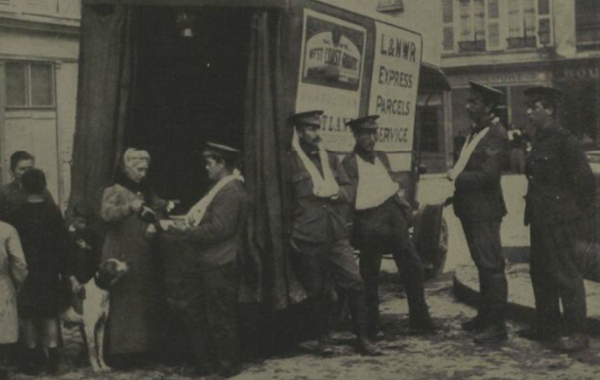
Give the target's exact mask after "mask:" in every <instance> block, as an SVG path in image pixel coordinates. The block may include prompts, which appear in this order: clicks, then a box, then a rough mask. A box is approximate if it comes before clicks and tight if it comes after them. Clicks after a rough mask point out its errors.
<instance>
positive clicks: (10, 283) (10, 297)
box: [0, 222, 27, 379]
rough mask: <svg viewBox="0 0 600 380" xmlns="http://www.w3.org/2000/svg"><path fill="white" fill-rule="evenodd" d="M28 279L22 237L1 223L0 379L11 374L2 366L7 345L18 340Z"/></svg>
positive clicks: (10, 227)
mask: <svg viewBox="0 0 600 380" xmlns="http://www.w3.org/2000/svg"><path fill="white" fill-rule="evenodd" d="M26 277H27V264H26V263H25V256H24V255H23V249H22V248H21V240H20V239H19V234H17V231H16V230H15V229H14V228H13V227H12V226H11V225H9V224H6V223H4V222H0V379H7V378H8V371H7V370H6V369H5V368H2V366H3V365H4V361H5V360H6V354H7V351H8V345H12V344H13V343H16V342H17V339H18V336H19V320H18V318H17V291H18V290H19V289H20V288H21V285H23V282H24V281H25V278H26Z"/></svg>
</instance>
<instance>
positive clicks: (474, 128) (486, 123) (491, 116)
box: [471, 113, 496, 136]
mask: <svg viewBox="0 0 600 380" xmlns="http://www.w3.org/2000/svg"><path fill="white" fill-rule="evenodd" d="M495 117H496V115H494V114H493V113H491V114H489V115H488V116H486V117H485V118H484V119H483V120H481V121H480V122H479V123H476V124H473V125H472V126H471V135H473V136H475V135H476V134H478V133H479V132H481V131H482V130H483V129H484V128H485V127H488V126H489V125H490V124H492V121H493V120H494V118H495Z"/></svg>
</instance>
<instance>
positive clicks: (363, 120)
mask: <svg viewBox="0 0 600 380" xmlns="http://www.w3.org/2000/svg"><path fill="white" fill-rule="evenodd" d="M377 119H379V115H369V116H365V117H360V118H358V119H354V120H350V121H349V122H347V123H346V125H347V126H349V127H350V128H352V131H353V132H361V131H376V130H377V128H379V125H377Z"/></svg>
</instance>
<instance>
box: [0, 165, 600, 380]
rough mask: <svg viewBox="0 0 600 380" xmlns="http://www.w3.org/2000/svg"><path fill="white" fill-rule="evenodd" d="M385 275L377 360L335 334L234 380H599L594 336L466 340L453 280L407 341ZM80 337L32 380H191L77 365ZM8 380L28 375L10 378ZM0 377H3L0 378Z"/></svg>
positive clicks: (516, 226)
mask: <svg viewBox="0 0 600 380" xmlns="http://www.w3.org/2000/svg"><path fill="white" fill-rule="evenodd" d="M444 186H445V187H447V186H448V183H447V181H446V180H444V179H440V178H432V179H429V180H422V181H421V183H420V190H419V194H420V201H421V202H422V204H426V203H435V202H437V201H438V200H439V199H442V198H444V197H445V196H446V193H448V192H449V189H446V188H445V187H444ZM525 186H526V180H525V179H524V178H523V177H522V176H505V177H503V189H504V192H505V198H506V201H507V206H508V210H509V214H508V215H507V217H506V218H505V220H504V223H503V226H502V240H503V244H504V246H505V247H509V246H513V247H515V246H517V247H518V246H527V245H528V244H529V240H528V230H527V228H525V227H524V226H523V222H522V215H523V206H524V202H523V194H524V193H525ZM444 215H445V217H446V219H447V221H448V227H449V233H450V241H449V250H450V252H449V256H448V261H447V264H446V269H447V270H453V269H454V268H456V267H457V266H458V265H461V264H463V263H471V261H470V257H469V254H468V250H467V249H466V244H465V242H464V236H463V234H462V229H461V227H460V223H459V222H458V221H457V220H456V218H455V217H454V216H453V215H452V210H451V208H447V209H446V210H445V211H444ZM383 270H384V271H387V272H388V274H387V275H386V276H385V281H384V285H383V286H382V290H381V293H382V304H381V310H382V322H383V330H384V333H385V335H384V338H383V339H382V340H381V341H379V342H378V343H377V345H378V346H379V347H380V348H381V349H382V350H383V352H384V355H383V356H381V357H374V358H372V357H363V356H360V355H358V354H355V353H354V351H353V348H352V347H351V344H352V341H353V339H352V335H351V334H349V333H344V332H341V333H340V332H337V333H335V334H334V338H335V339H334V341H335V342H336V346H335V350H336V355H335V356H334V357H332V358H328V359H322V358H318V357H316V356H314V355H312V354H311V350H310V349H311V347H313V346H314V344H315V343H314V342H305V343H303V344H300V345H298V346H297V347H294V348H291V349H288V350H285V351H284V352H280V353H278V355H276V356H273V357H270V358H269V359H267V360H265V361H263V362H260V363H254V364H250V365H247V366H246V368H245V370H244V371H243V372H242V373H241V374H240V375H238V376H236V377H235V378H234V379H236V380H238V379H239V380H254V379H256V380H271V379H273V380H319V379H327V380H335V379H340V380H354V379H357V380H358V379H360V380H363V379H382V380H386V379H394V380H396V379H408V380H413V379H414V380H437V379H439V380H463V379H473V380H500V379H505V380H529V379H531V380H537V379H540V380H554V379H557V380H558V379H568V380H579V379H581V380H586V379H590V380H591V379H600V338H599V337H593V338H592V339H591V345H590V348H589V349H588V350H586V351H584V352H582V353H579V354H576V355H571V356H569V355H561V354H557V353H554V352H553V351H552V350H551V349H550V348H548V347H545V346H543V345H541V344H538V343H535V342H530V341H527V340H525V339H522V338H519V337H518V336H517V334H516V331H518V330H519V329H520V328H523V327H524V326H523V324H522V323H521V322H517V321H509V335H510V339H509V340H508V342H506V343H504V344H499V345H492V346H480V345H476V344H474V343H473V341H472V336H471V335H470V334H468V333H465V332H463V331H461V329H460V323H461V322H463V321H466V320H467V319H468V318H471V317H472V316H474V314H475V310H474V309H473V308H472V307H469V306H467V305H465V304H462V303H460V302H458V301H456V299H455V297H454V295H453V292H452V276H451V274H445V275H444V276H443V277H442V278H439V279H437V280H436V281H435V282H433V283H429V284H428V285H427V299H428V302H429V305H430V310H431V312H432V315H433V317H434V318H435V319H436V320H437V321H438V322H439V323H440V324H442V325H443V326H444V328H443V329H442V331H441V332H440V333H438V334H435V335H431V336H425V337H421V336H412V335H410V333H409V330H408V327H407V323H408V321H407V312H408V310H407V305H406V299H405V298H404V294H403V293H402V292H401V291H400V287H399V286H398V285H397V277H396V275H395V271H396V269H395V267H394V264H393V261H392V260H384V265H383ZM79 344H80V337H79V335H78V333H77V332H76V330H65V347H64V349H63V355H64V360H63V364H62V369H61V372H60V374H59V375H58V376H55V377H44V376H40V377H37V378H38V379H64V380H79V379H94V380H96V379H97V380H104V379H115V380H125V379H136V380H146V379H148V380H154V379H157V380H158V379H173V380H183V379H190V378H192V377H191V376H190V375H188V374H186V372H185V369H183V368H181V367H167V366H163V365H148V366H146V367H144V368H138V369H136V370H134V371H128V372H124V371H114V372H112V373H108V374H102V375H96V374H94V373H92V371H91V369H90V368H89V367H78V366H76V365H75V364H74V359H75V357H76V356H77V354H78V352H79V349H80V348H79ZM12 378H13V379H23V380H28V379H32V377H28V376H24V375H20V374H17V375H14V376H12ZM0 380H1V379H0Z"/></svg>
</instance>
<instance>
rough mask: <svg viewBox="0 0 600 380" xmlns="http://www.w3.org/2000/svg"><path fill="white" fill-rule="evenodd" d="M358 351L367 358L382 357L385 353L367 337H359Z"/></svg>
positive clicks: (357, 340) (357, 342)
mask: <svg viewBox="0 0 600 380" xmlns="http://www.w3.org/2000/svg"><path fill="white" fill-rule="evenodd" d="M356 350H357V351H358V352H359V353H360V354H361V355H365V356H380V355H383V352H382V351H381V350H380V349H379V348H378V347H377V346H376V345H374V344H373V343H372V342H371V341H370V340H369V338H367V337H366V336H359V337H357V339H356Z"/></svg>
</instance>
